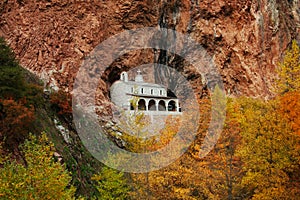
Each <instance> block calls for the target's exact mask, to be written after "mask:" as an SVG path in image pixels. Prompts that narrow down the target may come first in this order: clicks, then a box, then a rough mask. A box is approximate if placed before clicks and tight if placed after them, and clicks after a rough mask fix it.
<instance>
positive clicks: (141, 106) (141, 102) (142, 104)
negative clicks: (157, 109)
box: [138, 99, 146, 110]
mask: <svg viewBox="0 0 300 200" xmlns="http://www.w3.org/2000/svg"><path fill="white" fill-rule="evenodd" d="M138 110H146V101H145V100H144V99H140V100H139V103H138Z"/></svg>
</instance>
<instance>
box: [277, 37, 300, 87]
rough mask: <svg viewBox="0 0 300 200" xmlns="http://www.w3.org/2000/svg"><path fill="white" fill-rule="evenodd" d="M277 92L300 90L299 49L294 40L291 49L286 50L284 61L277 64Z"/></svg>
mask: <svg viewBox="0 0 300 200" xmlns="http://www.w3.org/2000/svg"><path fill="white" fill-rule="evenodd" d="M278 74H279V80H278V84H277V87H278V92H279V93H285V92H288V91H296V90H298V91H299V89H300V47H299V45H298V44H297V42H296V40H294V41H293V42H292V47H291V49H289V50H287V51H286V53H285V56H284V60H283V62H282V63H280V64H279V72H278Z"/></svg>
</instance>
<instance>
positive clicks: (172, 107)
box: [168, 100, 177, 111]
mask: <svg viewBox="0 0 300 200" xmlns="http://www.w3.org/2000/svg"><path fill="white" fill-rule="evenodd" d="M176 110H177V107H176V102H175V101H173V100H171V101H170V102H169V103H168V111H176Z"/></svg>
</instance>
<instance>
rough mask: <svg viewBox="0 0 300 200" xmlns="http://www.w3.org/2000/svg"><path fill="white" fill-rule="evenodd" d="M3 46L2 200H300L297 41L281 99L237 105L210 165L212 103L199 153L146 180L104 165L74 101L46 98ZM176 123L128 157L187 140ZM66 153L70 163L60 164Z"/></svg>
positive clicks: (230, 108) (131, 141)
mask: <svg viewBox="0 0 300 200" xmlns="http://www.w3.org/2000/svg"><path fill="white" fill-rule="evenodd" d="M0 47H1V48H0V61H1V62H0V73H1V76H0V139H1V140H0V142H1V145H2V148H1V150H0V153H1V159H0V161H1V162H0V164H1V168H0V198H2V199H72V198H75V197H76V198H87V199H91V198H94V199H191V200H192V199H195V200H196V199H291V200H292V199H297V198H299V196H300V181H299V176H300V173H299V172H300V126H299V124H300V105H299V98H300V87H299V80H300V68H299V66H300V53H299V45H297V43H296V42H293V44H292V47H291V49H289V50H287V52H286V55H285V58H284V60H283V62H282V63H281V64H280V65H279V81H278V85H277V86H276V88H277V94H276V96H275V97H274V98H273V99H269V100H262V99H253V98H249V97H238V98H234V99H232V98H229V97H228V98H227V110H226V120H225V125H224V128H223V132H222V134H221V137H220V139H219V140H218V142H217V144H216V145H215V147H214V149H213V150H212V151H211V152H210V153H209V154H208V155H207V156H206V157H205V158H200V157H199V151H200V146H201V143H202V141H203V138H204V137H205V135H206V133H207V128H208V124H209V121H210V112H211V103H210V99H209V98H208V99H200V100H199V105H200V110H195V112H200V113H201V117H200V120H199V130H197V131H198V135H197V137H196V139H195V141H194V142H193V144H192V145H191V147H190V148H189V149H188V150H187V151H186V153H185V154H184V155H183V156H182V157H181V158H179V159H178V160H176V161H175V162H174V163H172V164H171V165H169V166H168V167H165V168H163V169H160V170H157V171H153V172H148V173H144V174H135V173H123V172H118V171H116V170H113V169H110V168H107V167H103V166H102V165H101V164H100V163H98V162H97V161H95V160H94V159H93V158H92V157H91V155H90V154H89V153H88V152H87V151H86V150H85V149H84V147H83V146H82V144H81V143H80V142H79V137H78V136H77V135H76V131H75V129H74V127H73V124H72V121H71V117H72V116H71V107H70V98H71V97H70V96H68V95H66V94H64V93H63V92H59V93H55V94H54V95H51V96H50V97H47V96H44V97H43V95H44V94H43V93H42V90H41V87H40V86H39V85H37V84H36V83H37V82H38V81H32V79H31V78H29V77H30V76H29V75H28V72H26V71H24V70H23V69H22V68H21V67H20V66H19V64H18V62H17V61H16V60H15V58H14V55H13V53H12V52H11V50H10V49H9V48H8V47H7V45H6V44H5V43H4V41H3V40H1V43H0ZM26 74H27V75H26ZM55 118H57V119H58V120H59V121H60V123H61V124H63V125H65V126H66V127H67V128H68V129H69V130H70V138H71V140H70V141H65V140H64V138H63V137H62V136H61V134H60V133H59V131H58V130H57V129H56V128H55V123H54V122H53V121H54V119H55ZM173 122H174V123H177V122H176V121H175V120H170V121H168V123H167V125H168V126H166V129H165V130H164V131H162V132H161V135H160V137H159V138H156V140H153V141H152V140H151V141H147V142H144V143H141V142H140V141H137V140H136V139H135V138H133V137H126V138H125V139H126V144H127V145H125V146H124V148H125V149H126V148H127V150H130V151H135V152H143V151H146V150H147V151H152V150H156V149H158V148H161V147H162V146H164V145H165V144H167V143H168V142H169V141H170V140H171V139H172V137H173V135H174V132H176V131H177V128H178V127H176V126H174V125H173ZM137 123H140V122H139V121H138V122H137ZM140 125H141V127H142V125H143V124H140ZM37 126H38V127H37ZM41 129H43V130H41ZM43 131H46V132H47V135H48V137H49V139H50V141H49V140H48V139H47V137H46V134H45V133H42V134H41V132H43ZM29 132H32V133H33V135H32V134H29ZM35 135H36V136H35ZM125 136H126V135H125ZM125 139H124V140H125ZM52 142H53V143H52ZM141 148H142V149H141ZM57 151H58V152H59V153H61V154H62V160H61V162H62V163H63V164H62V163H60V162H59V161H58V158H59V157H57V156H54V153H55V152H56V153H57ZM157 162H159V161H157ZM75 190H76V193H75ZM80 196H82V197H80Z"/></svg>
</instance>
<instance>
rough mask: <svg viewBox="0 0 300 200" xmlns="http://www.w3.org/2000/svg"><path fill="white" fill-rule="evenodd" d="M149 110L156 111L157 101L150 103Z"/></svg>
mask: <svg viewBox="0 0 300 200" xmlns="http://www.w3.org/2000/svg"><path fill="white" fill-rule="evenodd" d="M148 110H156V105H155V101H154V100H153V99H151V100H150V101H149V104H148Z"/></svg>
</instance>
